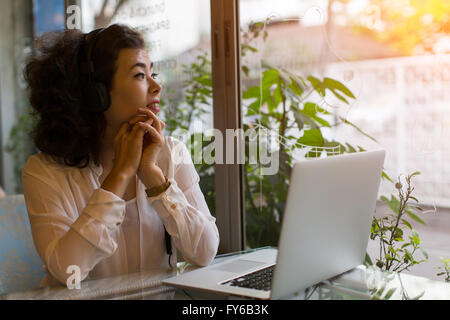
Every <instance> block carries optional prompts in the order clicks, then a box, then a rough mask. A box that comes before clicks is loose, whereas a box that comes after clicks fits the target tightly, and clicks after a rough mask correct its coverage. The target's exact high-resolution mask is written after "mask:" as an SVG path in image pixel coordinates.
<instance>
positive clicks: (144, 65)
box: [130, 62, 147, 70]
mask: <svg viewBox="0 0 450 320" xmlns="http://www.w3.org/2000/svg"><path fill="white" fill-rule="evenodd" d="M136 67H142V68H144V69H145V68H146V67H147V65H146V64H145V63H143V62H138V63H136V64H134V65H133V66H132V67H131V68H130V70H132V69H134V68H136Z"/></svg>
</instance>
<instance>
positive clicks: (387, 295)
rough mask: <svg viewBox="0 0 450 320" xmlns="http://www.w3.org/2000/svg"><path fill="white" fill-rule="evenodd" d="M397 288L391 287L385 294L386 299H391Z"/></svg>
mask: <svg viewBox="0 0 450 320" xmlns="http://www.w3.org/2000/svg"><path fill="white" fill-rule="evenodd" d="M396 290H397V288H391V289H389V290H388V292H387V293H386V295H385V296H384V299H385V300H389V299H390V298H391V297H392V295H393V294H394V292H395V291H396Z"/></svg>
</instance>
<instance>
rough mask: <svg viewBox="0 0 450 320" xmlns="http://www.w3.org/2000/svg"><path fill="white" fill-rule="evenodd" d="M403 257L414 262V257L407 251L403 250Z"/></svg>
mask: <svg viewBox="0 0 450 320" xmlns="http://www.w3.org/2000/svg"><path fill="white" fill-rule="evenodd" d="M405 255H406V257H407V258H408V259H409V260H410V261H414V257H413V256H412V254H411V252H409V251H408V249H405Z"/></svg>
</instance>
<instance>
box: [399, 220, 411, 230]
mask: <svg viewBox="0 0 450 320" xmlns="http://www.w3.org/2000/svg"><path fill="white" fill-rule="evenodd" d="M401 221H402V222H403V224H404V225H405V226H407V227H408V228H409V229H412V226H411V224H410V223H409V222H408V221H407V220H405V219H402V220H401Z"/></svg>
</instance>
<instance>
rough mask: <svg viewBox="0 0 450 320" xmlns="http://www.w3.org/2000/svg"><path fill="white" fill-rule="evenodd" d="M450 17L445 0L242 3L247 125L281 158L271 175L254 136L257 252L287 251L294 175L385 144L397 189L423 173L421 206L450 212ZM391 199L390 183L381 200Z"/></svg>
mask: <svg viewBox="0 0 450 320" xmlns="http://www.w3.org/2000/svg"><path fill="white" fill-rule="evenodd" d="M448 11H449V7H448V4H447V2H445V1H436V2H435V3H434V5H428V6H427V5H425V4H423V3H422V2H418V1H402V2H401V3H400V2H395V3H394V2H392V3H391V2H380V1H375V0H373V1H364V2H361V1H338V0H335V1H300V0H292V1H282V2H281V1H276V2H275V1H269V0H267V1H264V0H263V1H254V0H241V1H240V27H241V29H242V34H241V46H242V48H241V49H242V50H241V51H242V74H241V78H242V92H243V100H242V112H243V119H244V129H245V130H250V129H252V128H253V129H257V130H263V129H264V130H266V132H269V133H270V135H271V136H272V139H266V138H264V136H261V134H259V132H257V133H258V134H257V135H256V136H257V139H258V143H260V142H259V141H262V147H263V148H262V151H264V147H265V146H264V145H265V144H267V143H268V142H269V141H271V142H272V143H271V145H270V147H269V148H270V150H271V151H273V152H274V153H273V154H276V152H278V156H277V158H278V159H279V165H278V167H277V166H276V165H275V166H274V172H275V173H270V174H268V172H267V168H270V164H271V163H275V161H266V164H265V165H264V164H263V161H261V160H262V158H261V150H259V151H258V152H257V153H256V157H255V159H258V161H253V162H252V159H251V148H249V147H251V140H250V139H247V140H248V141H246V144H247V148H248V149H247V152H248V155H247V162H246V165H245V175H244V178H245V187H246V194H245V203H246V217H245V221H246V242H247V246H249V247H260V246H263V245H275V246H276V245H277V243H278V236H279V231H280V223H281V221H282V218H283V212H284V206H285V201H286V195H287V190H288V186H289V173H290V168H291V166H292V162H293V161H295V159H303V158H305V157H307V158H311V157H326V156H330V155H335V154H340V153H344V152H355V151H361V150H364V149H365V150H370V149H376V148H385V149H386V150H387V158H386V162H385V173H386V174H387V175H388V176H389V177H390V178H391V179H392V180H393V181H394V183H395V182H396V181H395V180H397V177H398V175H400V174H402V175H403V177H404V176H406V175H408V174H410V173H412V172H414V171H420V172H421V175H418V176H415V177H414V178H413V179H412V182H413V186H414V187H415V190H414V196H415V197H416V198H418V200H419V202H420V204H423V205H425V206H427V205H430V206H431V207H432V208H433V205H436V206H437V207H438V209H439V210H441V211H442V210H445V209H444V208H446V207H448V206H449V200H448V199H449V198H450V176H449V174H450V171H449V170H448V165H447V164H448V162H449V160H450V159H449V158H450V156H449V153H448V152H447V149H448V148H447V146H448V127H449V125H448V123H449V119H450V109H449V108H448V99H449V90H448V87H449V82H450V78H449V74H450V55H449V53H450V47H449V45H448V30H447V29H448V25H447V24H448V15H445V12H448ZM263 132H264V131H263ZM375 140H376V141H375ZM262 154H264V152H262ZM258 157H259V158H258ZM266 160H267V159H266ZM271 160H275V158H273V159H271ZM264 167H267V168H266V169H264V170H265V171H264V170H262V168H264ZM391 194H392V195H395V196H396V197H398V194H397V189H395V187H394V184H393V183H392V182H390V181H389V180H387V179H383V180H382V186H381V190H380V194H379V195H380V196H382V195H385V196H387V197H390V195H391ZM324 201H326V196H325V198H324ZM377 208H378V209H377V215H382V214H384V213H385V212H386V210H389V208H388V207H387V205H386V204H383V203H382V201H380V203H379V205H378V207H377ZM445 216H446V215H444V216H441V218H439V219H441V220H439V221H442V223H446V222H445V221H448V218H447V220H445V219H446V218H445ZM421 217H422V219H425V220H426V219H428V217H429V216H426V215H422V216H421ZM408 219H411V218H410V217H408ZM430 219H431V218H430ZM411 223H412V225H413V227H415V228H424V232H428V233H429V234H432V233H433V232H434V231H437V230H436V229H435V230H434V231H433V228H437V227H433V226H428V227H422V225H421V224H419V223H417V221H415V220H414V219H411ZM436 223H438V222H436ZM438 224H439V223H438ZM405 239H407V237H406V236H405ZM436 241H437V240H436ZM446 241H447V242H448V238H447V240H446ZM419 255H420V254H419ZM420 258H421V257H418V259H420ZM431 259H435V260H434V261H435V262H436V257H434V258H432V257H431V256H430V260H431ZM437 260H439V258H437ZM437 263H439V261H437ZM435 266H436V264H435V265H433V266H430V267H429V269H430V270H431V269H432V268H434V267H435Z"/></svg>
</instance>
